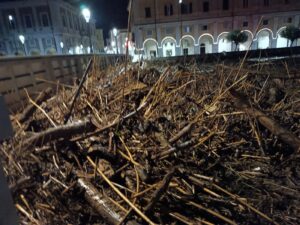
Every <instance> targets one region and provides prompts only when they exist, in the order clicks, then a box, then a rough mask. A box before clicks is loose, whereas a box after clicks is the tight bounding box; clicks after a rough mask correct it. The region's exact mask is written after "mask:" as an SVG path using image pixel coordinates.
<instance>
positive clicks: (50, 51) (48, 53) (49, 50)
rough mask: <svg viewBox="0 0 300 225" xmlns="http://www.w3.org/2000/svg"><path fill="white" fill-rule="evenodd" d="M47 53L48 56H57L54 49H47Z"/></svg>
mask: <svg viewBox="0 0 300 225" xmlns="http://www.w3.org/2000/svg"><path fill="white" fill-rule="evenodd" d="M45 52H46V54H47V55H55V54H56V50H55V49H54V48H48V49H46V51H45Z"/></svg>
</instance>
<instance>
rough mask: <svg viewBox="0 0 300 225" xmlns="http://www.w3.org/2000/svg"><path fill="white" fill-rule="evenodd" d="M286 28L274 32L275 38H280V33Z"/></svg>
mask: <svg viewBox="0 0 300 225" xmlns="http://www.w3.org/2000/svg"><path fill="white" fill-rule="evenodd" d="M285 28H286V26H283V27H280V28H279V29H278V30H277V32H276V38H278V37H279V36H280V33H281V32H282V31H283V30H284V29H285Z"/></svg>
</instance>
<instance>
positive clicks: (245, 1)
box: [243, 0, 248, 8]
mask: <svg viewBox="0 0 300 225" xmlns="http://www.w3.org/2000/svg"><path fill="white" fill-rule="evenodd" d="M243 8H248V0H243Z"/></svg>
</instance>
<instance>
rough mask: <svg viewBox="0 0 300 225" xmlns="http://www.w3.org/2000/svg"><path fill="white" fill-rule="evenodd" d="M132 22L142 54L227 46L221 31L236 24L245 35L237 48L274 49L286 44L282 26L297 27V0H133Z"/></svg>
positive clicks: (211, 50)
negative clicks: (245, 38) (246, 37)
mask: <svg viewBox="0 0 300 225" xmlns="http://www.w3.org/2000/svg"><path fill="white" fill-rule="evenodd" d="M132 21H133V24H132V25H133V33H134V42H135V47H136V50H137V51H138V52H142V54H143V55H144V57H145V58H152V57H157V56H159V57H167V56H178V55H184V54H188V55H190V54H201V53H215V52H228V51H232V50H233V49H234V46H233V43H231V42H229V41H228V40H227V39H226V36H227V34H228V33H229V32H230V31H233V30H237V29H238V30H241V31H243V32H245V33H246V34H247V35H248V40H247V41H246V42H245V43H243V44H241V45H240V47H239V50H247V49H249V48H251V49H265V48H277V47H278V48H279V47H286V46H287V44H288V41H287V40H286V39H284V38H282V37H281V36H280V33H281V31H282V30H283V29H284V28H285V27H286V26H287V25H294V26H296V27H299V22H300V1H299V0H138V1H134V5H133V19H132ZM251 43H252V44H251ZM294 44H295V45H300V43H299V40H298V42H296V43H294Z"/></svg>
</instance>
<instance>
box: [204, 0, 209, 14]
mask: <svg viewBox="0 0 300 225" xmlns="http://www.w3.org/2000/svg"><path fill="white" fill-rule="evenodd" d="M208 11H209V2H203V12H208Z"/></svg>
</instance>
